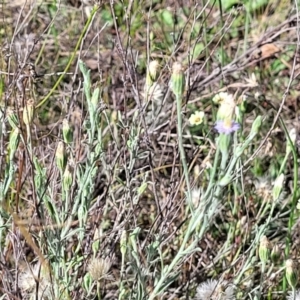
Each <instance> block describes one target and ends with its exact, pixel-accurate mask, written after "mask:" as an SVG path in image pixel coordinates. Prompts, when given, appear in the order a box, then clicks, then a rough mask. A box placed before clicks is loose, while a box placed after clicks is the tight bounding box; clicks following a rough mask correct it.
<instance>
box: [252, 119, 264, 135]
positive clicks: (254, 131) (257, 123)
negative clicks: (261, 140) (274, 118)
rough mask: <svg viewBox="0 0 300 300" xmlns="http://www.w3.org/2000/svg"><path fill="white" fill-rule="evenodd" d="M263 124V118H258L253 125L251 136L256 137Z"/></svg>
mask: <svg viewBox="0 0 300 300" xmlns="http://www.w3.org/2000/svg"><path fill="white" fill-rule="evenodd" d="M261 124H262V116H257V117H256V119H255V120H254V122H253V124H252V128H251V132H250V135H256V134H257V133H258V131H259V129H260V127H261Z"/></svg>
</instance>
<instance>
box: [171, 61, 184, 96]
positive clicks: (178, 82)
mask: <svg viewBox="0 0 300 300" xmlns="http://www.w3.org/2000/svg"><path fill="white" fill-rule="evenodd" d="M172 69H173V72H172V76H171V89H172V91H173V93H174V94H175V96H176V97H182V95H183V92H184V88H185V78H184V73H183V68H182V65H181V64H180V63H178V62H175V63H174V64H173V68H172Z"/></svg>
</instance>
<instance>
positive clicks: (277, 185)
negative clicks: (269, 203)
mask: <svg viewBox="0 0 300 300" xmlns="http://www.w3.org/2000/svg"><path fill="white" fill-rule="evenodd" d="M283 181H284V174H283V173H281V174H280V175H279V176H278V177H277V178H276V180H275V182H274V187H273V190H272V196H273V201H276V200H278V198H279V196H280V193H281V191H282V187H283Z"/></svg>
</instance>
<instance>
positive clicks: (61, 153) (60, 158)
mask: <svg viewBox="0 0 300 300" xmlns="http://www.w3.org/2000/svg"><path fill="white" fill-rule="evenodd" d="M55 159H56V165H57V167H58V169H59V170H60V171H61V172H63V171H64V169H65V166H66V153H65V145H64V142H62V141H59V142H58V145H57V149H56V153H55Z"/></svg>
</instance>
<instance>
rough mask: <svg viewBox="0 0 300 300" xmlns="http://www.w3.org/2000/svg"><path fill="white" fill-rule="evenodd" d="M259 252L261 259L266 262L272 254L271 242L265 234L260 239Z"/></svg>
mask: <svg viewBox="0 0 300 300" xmlns="http://www.w3.org/2000/svg"><path fill="white" fill-rule="evenodd" d="M258 254H259V258H260V261H261V262H262V263H264V264H266V263H267V261H268V259H269V256H270V242H269V240H268V238H267V237H266V236H265V235H264V236H262V237H261V239H260V243H259V249H258Z"/></svg>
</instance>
